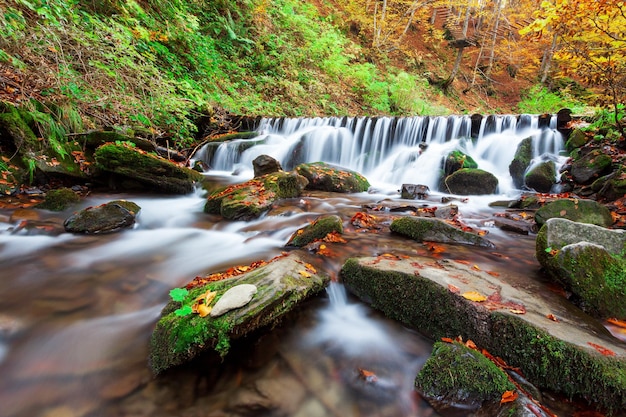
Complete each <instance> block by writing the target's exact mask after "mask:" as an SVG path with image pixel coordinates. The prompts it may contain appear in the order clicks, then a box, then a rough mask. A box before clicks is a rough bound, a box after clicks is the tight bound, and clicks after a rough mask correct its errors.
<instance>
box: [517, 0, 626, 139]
mask: <svg viewBox="0 0 626 417" xmlns="http://www.w3.org/2000/svg"><path fill="white" fill-rule="evenodd" d="M520 33H522V34H531V33H535V34H538V35H541V34H548V35H549V36H551V35H552V34H555V35H556V37H557V38H558V40H557V45H558V46H557V48H556V51H555V53H554V58H555V60H556V61H557V62H558V64H559V67H560V68H561V71H562V72H563V74H564V75H572V76H573V77H576V78H578V79H579V80H580V81H581V82H583V83H585V84H587V85H589V86H592V87H597V89H598V90H597V104H599V105H603V106H607V105H608V106H611V107H612V109H613V112H614V116H615V124H616V126H617V127H618V129H619V130H620V132H621V133H622V135H624V134H626V130H625V126H624V124H623V121H622V120H621V110H622V109H623V106H624V102H625V101H626V2H623V1H616V0H552V1H547V0H546V1H543V2H542V4H541V8H540V10H539V11H538V12H537V13H536V16H535V20H534V22H533V23H532V24H530V25H529V26H527V27H526V28H524V29H522V30H521V32H520Z"/></svg>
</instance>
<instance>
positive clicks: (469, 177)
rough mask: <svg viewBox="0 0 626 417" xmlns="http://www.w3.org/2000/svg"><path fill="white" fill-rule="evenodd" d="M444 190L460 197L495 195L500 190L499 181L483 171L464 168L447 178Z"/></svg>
mask: <svg viewBox="0 0 626 417" xmlns="http://www.w3.org/2000/svg"><path fill="white" fill-rule="evenodd" d="M444 188H445V191H447V192H449V193H451V194H458V195H484V194H493V193H495V192H496V190H497V188H498V179H497V178H496V177H495V175H493V174H492V173H490V172H487V171H483V170H482V169H470V168H463V169H460V170H458V171H456V172H455V173H454V174H452V175H449V176H447V177H446V178H445V180H444Z"/></svg>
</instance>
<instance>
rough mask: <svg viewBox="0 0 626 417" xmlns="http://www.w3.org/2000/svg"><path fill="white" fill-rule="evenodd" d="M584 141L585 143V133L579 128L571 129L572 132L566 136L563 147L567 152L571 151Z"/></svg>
mask: <svg viewBox="0 0 626 417" xmlns="http://www.w3.org/2000/svg"><path fill="white" fill-rule="evenodd" d="M585 143H587V135H586V134H585V132H583V131H582V130H580V129H574V130H572V133H570V134H569V137H568V138H567V142H565V149H567V152H572V151H573V150H574V149H576V148H580V147H581V146H583V145H584V144H585Z"/></svg>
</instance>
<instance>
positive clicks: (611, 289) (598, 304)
mask: <svg viewBox="0 0 626 417" xmlns="http://www.w3.org/2000/svg"><path fill="white" fill-rule="evenodd" d="M624 253H626V231H624V230H610V229H605V228H603V227H600V226H596V225H591V224H583V223H576V222H572V221H570V220H566V219H557V218H554V219H549V220H548V221H547V222H546V224H545V225H544V226H543V227H542V228H541V229H540V231H539V233H538V234H537V240H536V254H537V260H538V261H539V263H540V264H541V266H543V268H544V270H545V271H546V272H547V273H548V275H549V276H551V277H552V278H553V279H555V280H556V281H557V282H559V283H560V284H562V285H563V286H564V287H565V288H566V289H567V290H568V291H570V292H571V294H572V296H571V297H570V299H571V301H572V302H573V303H574V304H576V305H578V306H579V307H580V308H581V309H583V310H584V311H586V312H588V313H589V314H591V315H593V316H595V317H601V318H608V317H617V318H619V319H626V261H624V258H623V254H624Z"/></svg>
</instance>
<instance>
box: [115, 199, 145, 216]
mask: <svg viewBox="0 0 626 417" xmlns="http://www.w3.org/2000/svg"><path fill="white" fill-rule="evenodd" d="M109 204H117V205H118V206H122V207H124V208H125V209H126V210H128V211H130V212H131V214H137V213H139V211H140V210H141V207H139V205H137V204H135V203H133V202H132V201H128V200H113V201H110V202H109Z"/></svg>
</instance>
